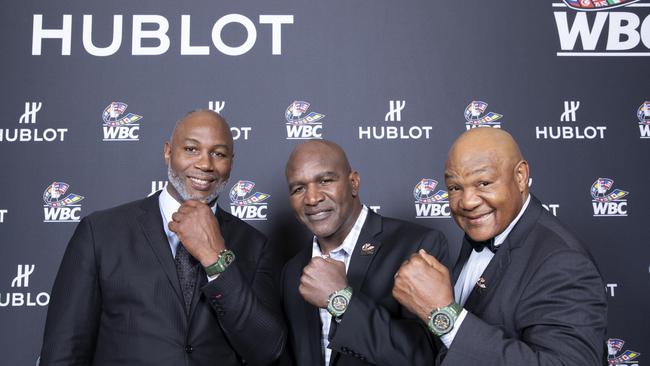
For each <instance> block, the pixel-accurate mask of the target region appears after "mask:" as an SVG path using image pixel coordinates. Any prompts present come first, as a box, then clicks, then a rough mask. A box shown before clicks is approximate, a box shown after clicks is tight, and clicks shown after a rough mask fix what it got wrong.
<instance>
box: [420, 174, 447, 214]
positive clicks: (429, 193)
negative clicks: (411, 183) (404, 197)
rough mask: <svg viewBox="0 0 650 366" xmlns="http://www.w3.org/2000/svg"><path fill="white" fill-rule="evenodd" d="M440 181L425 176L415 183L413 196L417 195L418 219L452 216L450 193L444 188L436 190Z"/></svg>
mask: <svg viewBox="0 0 650 366" xmlns="http://www.w3.org/2000/svg"><path fill="white" fill-rule="evenodd" d="M437 185H438V182H437V181H435V180H433V179H430V178H423V179H422V180H420V181H419V182H418V184H416V185H415V188H414V189H413V197H415V218H416V219H439V218H443V219H448V218H450V217H451V210H450V209H449V194H448V193H447V192H446V191H443V190H442V189H439V190H436V186H437Z"/></svg>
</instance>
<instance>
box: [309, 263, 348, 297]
mask: <svg viewBox="0 0 650 366" xmlns="http://www.w3.org/2000/svg"><path fill="white" fill-rule="evenodd" d="M345 287H348V279H347V277H346V276H345V263H343V262H340V261H336V260H334V259H332V258H329V257H328V258H322V257H313V258H312V259H311V261H309V264H307V266H305V268H304V269H303V270H302V277H300V286H299V287H298V291H299V292H300V294H301V295H302V297H303V298H304V299H305V301H307V302H308V303H310V304H312V305H314V306H316V307H319V308H326V307H327V301H328V299H329V296H330V294H332V293H333V292H334V291H338V290H340V289H342V288H345Z"/></svg>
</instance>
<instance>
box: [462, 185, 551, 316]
mask: <svg viewBox="0 0 650 366" xmlns="http://www.w3.org/2000/svg"><path fill="white" fill-rule="evenodd" d="M541 210H542V206H541V203H540V202H539V201H538V200H537V198H535V197H534V196H532V195H531V197H530V203H529V204H528V207H527V208H526V211H525V212H524V214H523V215H522V216H521V218H520V219H519V221H518V222H517V224H516V225H515V226H514V227H513V228H512V231H511V232H510V234H508V237H507V238H506V240H505V241H504V242H503V243H502V244H501V245H500V247H499V250H498V251H497V253H496V254H495V255H494V257H493V258H492V260H491V261H490V264H488V266H487V268H485V271H483V274H482V275H481V280H483V281H484V282H483V283H481V284H480V285H479V284H478V283H477V284H475V285H474V289H473V290H472V292H471V293H470V294H469V297H468V298H467V302H465V308H466V309H467V310H469V311H472V312H473V313H475V314H481V313H482V311H483V309H484V308H485V306H486V305H487V304H488V303H489V301H488V300H489V298H490V295H491V294H493V293H494V292H495V290H496V288H497V286H498V285H499V282H500V281H501V278H502V277H503V274H504V273H505V270H506V268H508V265H509V264H510V257H511V251H513V250H515V249H517V248H519V247H520V246H522V245H524V244H525V241H526V238H527V237H528V233H529V232H530V230H531V229H532V228H533V226H534V225H535V223H536V222H537V220H538V219H539V215H540V213H541ZM484 250H487V249H484ZM479 281H480V280H479Z"/></svg>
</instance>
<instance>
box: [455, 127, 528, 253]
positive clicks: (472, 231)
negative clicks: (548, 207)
mask: <svg viewBox="0 0 650 366" xmlns="http://www.w3.org/2000/svg"><path fill="white" fill-rule="evenodd" d="M528 176H529V173H528V163H527V162H526V161H525V160H524V159H523V156H522V154H521V151H520V150H519V146H517V143H516V142H515V140H514V139H513V137H512V136H511V135H510V134H509V133H507V132H505V131H503V130H501V129H495V128H475V129H471V130H469V131H467V132H465V133H463V134H462V135H460V137H458V139H457V140H456V141H455V142H454V144H453V145H452V147H451V149H450V150H449V155H448V158H447V163H446V164H445V183H446V185H447V189H448V190H449V201H450V206H451V211H452V215H453V217H454V220H455V221H456V223H457V224H458V226H460V227H461V228H462V229H463V230H464V231H465V233H466V234H467V235H469V236H470V237H471V238H472V239H474V240H480V241H482V240H488V239H491V238H494V237H495V236H497V235H498V234H500V233H501V232H503V231H504V230H505V229H506V228H507V227H508V225H509V224H510V223H511V222H512V221H513V220H514V218H515V217H516V216H517V214H518V213H519V211H520V210H521V208H522V207H523V205H524V203H525V201H526V199H527V198H528Z"/></svg>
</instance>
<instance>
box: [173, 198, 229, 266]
mask: <svg viewBox="0 0 650 366" xmlns="http://www.w3.org/2000/svg"><path fill="white" fill-rule="evenodd" d="M169 230H171V231H173V232H174V233H176V235H178V238H179V239H180V241H181V242H183V246H184V247H185V249H187V251H188V252H189V253H190V254H191V255H192V256H193V257H194V258H196V260H198V261H199V262H201V265H203V267H207V266H209V265H211V264H213V263H214V262H216V261H217V259H218V258H219V253H220V252H221V251H222V250H224V249H225V248H226V244H225V242H224V240H223V236H221V230H220V229H219V223H218V222H217V218H216V217H215V216H214V214H213V213H212V210H211V209H210V207H209V206H208V205H206V204H205V203H204V202H200V201H196V200H187V201H185V202H183V203H182V204H181V207H180V208H179V209H178V211H176V212H174V214H173V215H172V221H171V222H170V223H169Z"/></svg>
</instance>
